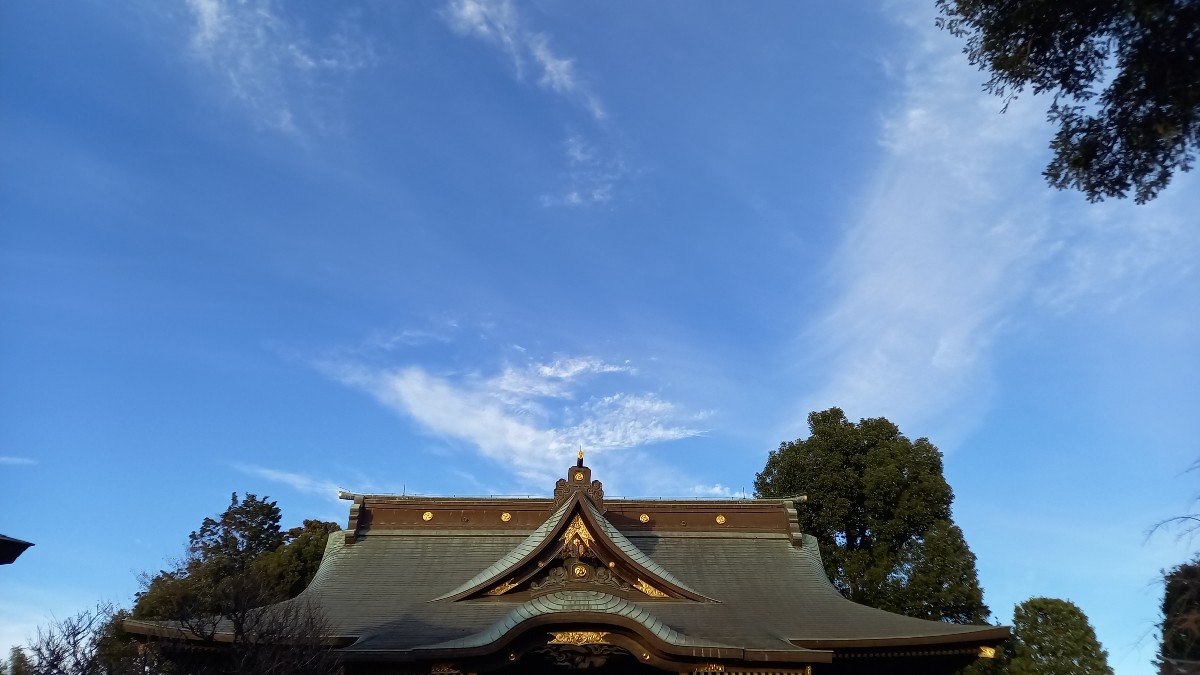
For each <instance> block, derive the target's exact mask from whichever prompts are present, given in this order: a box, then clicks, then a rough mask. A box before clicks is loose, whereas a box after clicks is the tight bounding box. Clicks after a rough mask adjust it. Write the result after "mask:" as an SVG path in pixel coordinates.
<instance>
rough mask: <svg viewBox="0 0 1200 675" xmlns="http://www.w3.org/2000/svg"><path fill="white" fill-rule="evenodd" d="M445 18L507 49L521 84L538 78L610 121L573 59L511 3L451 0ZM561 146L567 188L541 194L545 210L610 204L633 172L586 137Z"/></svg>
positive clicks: (459, 30)
mask: <svg viewBox="0 0 1200 675" xmlns="http://www.w3.org/2000/svg"><path fill="white" fill-rule="evenodd" d="M442 16H443V17H444V18H445V19H446V22H447V23H448V24H449V25H450V27H451V28H452V29H453V30H454V31H455V32H456V33H458V34H459V35H463V36H467V37H471V38H475V39H479V40H482V41H484V42H487V43H489V44H492V45H495V46H496V47H497V48H499V49H500V50H501V51H503V52H504V54H505V56H506V57H507V58H508V60H510V61H511V62H512V65H513V73H514V75H515V77H516V79H517V80H518V81H521V82H525V81H527V80H530V79H532V80H535V81H536V83H537V86H538V87H540V88H541V89H543V90H545V91H548V92H551V93H553V94H555V95H557V96H559V97H561V98H563V99H564V100H567V101H570V102H571V103H573V104H575V105H578V106H580V107H582V108H583V109H584V110H586V111H587V113H588V115H589V116H590V117H591V118H592V120H594V121H596V122H599V121H602V120H605V119H606V118H607V117H608V113H607V112H606V111H605V108H604V104H603V102H601V100H600V98H599V97H598V96H597V95H596V94H595V93H594V92H593V91H592V90H591V88H590V87H589V86H588V85H587V84H586V83H585V81H584V80H583V79H582V78H581V77H580V75H579V73H578V71H577V69H576V67H575V59H573V58H571V57H568V56H564V55H562V54H561V53H559V52H557V51H555V49H554V47H553V46H552V45H551V40H550V36H548V35H547V34H546V33H543V32H538V31H534V30H530V29H529V28H527V27H526V26H525V23H524V21H523V20H522V18H521V16H520V14H519V12H518V11H517V8H516V5H514V4H513V2H512V0H450V1H449V2H448V3H447V4H446V6H445V8H444V9H443V12H442ZM531 73H532V75H531ZM562 147H563V158H564V160H565V162H566V167H565V169H564V170H563V174H564V183H565V185H564V186H563V187H562V188H561V189H558V190H555V191H554V192H553V193H547V194H543V195H541V197H540V200H539V201H540V202H541V204H542V205H543V206H547V207H559V206H561V207H586V206H592V205H597V204H604V203H607V202H609V201H610V200H611V199H612V198H613V194H614V192H615V190H616V187H617V186H618V184H619V183H620V182H621V181H622V180H624V179H626V178H628V177H629V175H630V173H631V172H630V170H629V168H628V166H627V164H626V162H625V160H624V158H623V157H622V156H621V154H620V153H619V152H613V151H611V150H605V149H603V148H601V147H599V146H598V145H597V144H596V143H595V142H593V141H589V140H588V139H587V137H586V136H585V135H584V134H583V133H580V132H577V131H576V132H572V133H569V134H568V135H567V137H566V139H565V140H564V141H563V144H562Z"/></svg>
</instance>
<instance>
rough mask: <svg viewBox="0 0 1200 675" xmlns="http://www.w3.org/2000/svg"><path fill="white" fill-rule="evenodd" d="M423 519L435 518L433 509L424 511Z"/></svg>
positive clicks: (427, 520) (426, 520)
mask: <svg viewBox="0 0 1200 675" xmlns="http://www.w3.org/2000/svg"><path fill="white" fill-rule="evenodd" d="M421 520H424V521H425V522H429V521H431V520H433V511H426V512H425V513H422V514H421Z"/></svg>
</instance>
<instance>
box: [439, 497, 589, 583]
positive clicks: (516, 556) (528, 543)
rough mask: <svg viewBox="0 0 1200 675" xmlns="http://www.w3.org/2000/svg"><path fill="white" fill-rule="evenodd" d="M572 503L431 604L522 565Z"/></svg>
mask: <svg viewBox="0 0 1200 675" xmlns="http://www.w3.org/2000/svg"><path fill="white" fill-rule="evenodd" d="M571 503H572V502H571V500H567V502H566V503H564V504H563V505H562V506H560V507H558V510H556V511H555V512H554V513H553V514H551V515H550V517H549V518H547V519H546V522H544V523H542V525H541V527H539V528H538V529H536V530H534V531H533V533H532V534H530V535H529V536H528V537H526V538H525V540H524V541H522V542H521V543H520V544H518V545H517V547H516V548H514V549H513V550H511V551H509V552H508V553H507V554H505V555H504V556H503V557H502V558H500V559H499V560H497V561H496V562H494V563H492V564H491V565H489V566H488V568H487V569H485V570H483V571H482V572H480V573H479V574H476V575H475V576H473V577H471V578H470V580H468V581H465V582H463V583H462V584H461V585H459V586H458V587H457V588H455V589H454V590H452V591H450V592H449V593H443V594H442V595H439V596H438V597H436V598H433V599H432V600H430V602H437V601H438V600H445V599H446V598H452V597H454V596H456V595H459V594H460V593H465V592H466V591H469V590H471V589H473V588H475V587H476V586H480V585H482V584H484V583H486V582H488V581H491V580H492V579H494V578H495V577H497V576H499V575H500V574H503V573H504V572H505V571H507V570H508V569H509V568H510V567H512V566H514V565H516V564H518V563H520V562H521V561H522V560H524V559H525V558H526V556H528V555H529V554H530V553H533V552H534V551H535V550H536V549H537V547H538V546H540V545H541V543H542V542H543V541H545V540H546V538H547V537H549V536H550V535H551V534H552V533H553V532H554V530H555V529H557V528H558V525H559V523H561V522H562V520H563V518H564V517H566V514H567V510H568V509H569V508H570V507H571Z"/></svg>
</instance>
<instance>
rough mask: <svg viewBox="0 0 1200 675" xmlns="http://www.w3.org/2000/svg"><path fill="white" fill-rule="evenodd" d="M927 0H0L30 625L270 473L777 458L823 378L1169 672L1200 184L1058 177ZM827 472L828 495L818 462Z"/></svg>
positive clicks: (466, 476) (10, 318) (4, 174)
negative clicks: (1166, 631)
mask: <svg viewBox="0 0 1200 675" xmlns="http://www.w3.org/2000/svg"><path fill="white" fill-rule="evenodd" d="M933 18H934V10H933V8H932V2H888V3H868V2H848V3H823V4H819V3H796V2H763V3H756V4H755V5H754V6H753V7H752V8H747V7H745V6H743V5H720V4H717V3H708V4H696V3H684V2H664V3H632V2H630V3H616V4H613V3H591V4H580V3H567V2H536V3H526V2H503V1H498V0H489V1H484V0H453V1H451V2H446V3H441V4H438V3H380V2H342V3H326V2H315V1H313V2H290V3H283V2H272V1H269V0H188V1H186V2H158V1H154V2H150V1H149V0H146V1H144V2H133V1H131V2H127V3H123V4H121V5H119V6H115V5H112V4H110V3H100V2H73V3H69V2H65V3H39V2H18V3H5V4H4V5H3V6H2V7H0V88H2V91H0V147H3V149H4V150H3V152H0V411H2V413H0V414H2V419H0V532H3V533H5V534H8V535H10V536H15V537H19V538H23V539H28V540H31V541H34V542H35V543H36V544H37V545H36V546H35V547H34V548H32V549H30V550H29V551H28V552H27V553H26V554H25V555H24V556H23V557H22V558H21V560H20V561H19V562H18V564H16V565H13V566H10V567H6V568H4V569H2V570H0V648H3V649H5V650H7V646H8V645H10V644H13V643H16V642H19V641H22V640H23V639H24V637H25V636H26V635H28V634H29V633H31V632H32V630H33V627H34V626H36V625H37V624H38V623H41V622H44V621H45V620H46V619H47V618H48V617H49V616H50V615H51V614H53V615H57V616H60V617H61V616H65V615H68V614H71V613H73V612H75V611H77V610H79V609H81V608H82V607H84V606H87V605H89V604H91V603H94V602H95V601H96V600H100V599H108V600H114V601H117V602H123V603H128V602H129V601H130V599H131V597H132V594H133V593H134V591H135V590H136V589H137V578H136V577H137V574H138V572H141V571H151V572H153V571H156V570H158V569H160V568H162V567H163V566H165V565H167V564H169V560H170V559H172V558H176V557H178V556H180V555H181V554H182V552H183V544H184V542H185V541H186V537H187V533H188V532H189V531H191V530H192V529H194V528H195V527H197V525H198V523H199V522H200V520H202V519H203V518H204V517H205V516H206V515H211V514H214V513H217V512H219V511H221V510H222V509H223V508H224V507H225V506H226V505H227V504H228V499H229V494H230V493H231V492H233V491H238V492H247V491H248V492H255V493H258V494H260V495H262V494H268V495H270V496H271V497H272V498H275V499H277V500H278V502H279V504H280V506H281V507H282V508H283V510H284V514H285V518H286V520H287V521H288V523H289V524H297V523H298V522H299V521H300V520H302V519H303V518H311V517H320V518H326V519H333V520H338V521H344V519H345V517H346V504H345V502H338V501H337V500H336V498H335V491H336V489H337V488H338V487H344V488H347V489H350V490H355V491H360V492H372V491H375V492H400V491H407V492H410V493H413V492H415V493H423V494H546V493H548V492H549V490H550V489H551V486H552V483H553V479H554V477H556V476H557V475H558V474H559V473H560V472H561V468H562V466H563V464H564V462H569V461H570V458H571V457H572V455H573V452H574V449H575V448H576V447H577V446H578V445H580V444H582V445H584V446H585V448H587V449H588V450H589V452H590V454H589V464H591V465H592V466H593V467H594V469H595V471H596V474H597V477H599V478H600V479H601V480H603V481H604V482H605V485H606V491H607V492H608V493H610V494H616V495H626V496H731V495H739V496H740V495H741V494H742V493H743V491H746V492H747V493H749V492H750V491H751V489H752V484H753V480H754V474H755V472H756V471H757V470H759V469H761V468H762V465H763V463H764V461H765V458H766V455H767V452H768V451H770V450H771V449H773V448H775V447H777V446H778V444H779V442H780V441H782V440H788V439H794V438H797V437H801V436H803V435H805V434H806V422H805V418H806V415H807V413H808V412H809V411H811V410H816V409H823V408H827V407H829V406H833V405H837V406H840V407H842V408H844V409H845V410H846V411H847V413H848V414H849V415H850V416H851V417H852V418H859V417H871V416H881V415H882V416H886V417H888V418H890V419H892V420H893V421H895V422H896V423H898V424H899V425H900V427H901V429H902V430H904V432H905V433H906V434H908V435H910V436H911V437H914V438H915V437H919V436H927V437H929V438H930V439H931V440H932V441H933V442H934V443H935V444H936V445H938V446H939V447H940V448H941V449H942V450H943V452H944V453H945V461H946V474H947V477H948V479H949V480H950V483H951V485H952V486H953V487H954V489H955V494H956V502H955V518H956V520H957V522H958V523H959V524H960V525H961V526H962V527H963V529H964V531H965V532H966V535H967V540H968V543H969V544H970V545H971V547H972V549H973V550H974V551H975V553H976V554H977V556H978V559H979V560H978V566H979V571H980V576H981V581H982V583H983V585H984V588H985V594H986V598H985V599H986V601H987V602H988V603H989V604H990V606H991V607H992V609H993V611H994V613H995V615H996V616H997V617H998V618H1000V619H1002V620H1005V621H1007V620H1008V619H1009V618H1010V617H1011V610H1012V606H1013V605H1014V604H1015V603H1017V602H1020V601H1021V600H1023V599H1025V598H1028V597H1030V596H1035V595H1047V596H1052V597H1063V598H1068V599H1071V600H1073V601H1074V602H1076V603H1077V604H1079V605H1080V606H1081V607H1082V608H1083V609H1084V611H1085V612H1086V613H1087V614H1088V615H1089V617H1090V618H1091V619H1092V622H1093V624H1094V625H1095V626H1096V629H1097V632H1098V635H1099V637H1100V639H1101V641H1102V642H1103V644H1104V646H1105V648H1106V649H1108V650H1109V652H1110V662H1111V663H1112V665H1113V666H1114V668H1115V669H1116V670H1117V672H1118V673H1146V674H1149V673H1151V672H1153V669H1152V667H1151V665H1150V659H1151V658H1152V655H1153V651H1154V647H1155V638H1154V635H1153V624H1154V622H1155V620H1156V618H1157V611H1158V610H1157V603H1158V602H1159V597H1160V596H1159V594H1160V587H1159V586H1158V585H1156V578H1157V577H1158V571H1159V570H1160V569H1161V568H1164V567H1169V566H1171V565H1174V564H1176V563H1178V562H1181V561H1183V560H1185V559H1187V558H1188V557H1189V556H1190V554H1191V552H1192V551H1193V550H1194V545H1193V544H1194V542H1191V541H1188V540H1186V539H1185V540H1178V539H1176V538H1174V537H1172V536H1170V535H1158V536H1154V537H1149V538H1148V537H1147V535H1146V531H1147V529H1148V528H1149V527H1150V526H1152V525H1153V524H1154V523H1155V522H1157V521H1159V520H1161V519H1163V518H1166V517H1169V516H1171V515H1174V514H1179V513H1183V512H1186V511H1187V510H1189V509H1191V508H1192V507H1193V499H1194V498H1195V497H1196V496H1197V494H1198V493H1200V490H1198V489H1197V486H1196V476H1195V474H1189V473H1186V470H1187V468H1188V467H1189V466H1190V465H1191V464H1192V463H1193V462H1194V461H1195V460H1196V459H1197V457H1200V443H1198V441H1197V439H1198V438H1200V421H1198V420H1200V416H1197V414H1196V410H1197V408H1198V407H1200V394H1198V389H1197V387H1196V385H1195V383H1196V382H1197V380H1200V350H1198V349H1197V344H1198V343H1200V311H1197V310H1198V309H1200V307H1198V305H1200V302H1198V298H1200V272H1198V271H1197V268H1196V260H1197V259H1198V256H1200V226H1198V223H1197V216H1196V214H1197V213H1200V191H1198V190H1197V179H1196V176H1194V175H1182V176H1179V177H1177V178H1176V180H1175V182H1174V183H1173V184H1172V186H1171V187H1170V189H1169V190H1167V191H1166V192H1165V193H1164V194H1163V195H1162V196H1161V197H1160V198H1159V199H1158V200H1156V201H1154V202H1152V203H1150V204H1148V205H1145V206H1140V207H1139V206H1136V205H1134V204H1132V203H1129V202H1121V201H1116V202H1106V203H1102V204H1088V203H1087V202H1086V201H1085V200H1084V199H1083V198H1082V197H1080V196H1079V195H1078V194H1075V193H1066V192H1056V191H1054V190H1051V189H1050V188H1047V187H1046V186H1045V185H1044V183H1043V181H1042V179H1041V177H1040V171H1041V168H1042V167H1043V166H1044V164H1045V162H1046V159H1047V153H1046V141H1047V140H1048V138H1049V135H1050V131H1049V129H1048V127H1047V125H1046V124H1045V122H1044V114H1043V111H1044V109H1045V104H1046V102H1045V101H1044V100H1040V99H1038V98H1035V97H1032V96H1022V97H1021V98H1019V99H1018V100H1017V101H1015V102H1014V103H1013V104H1012V106H1011V107H1010V109H1009V111H1008V112H1007V114H1004V115H1001V114H1000V113H999V110H1000V107H1001V104H1002V102H1001V101H999V100H998V99H995V98H994V97H990V96H988V95H985V94H983V93H981V92H980V83H981V82H982V81H983V79H984V76H983V75H982V74H981V73H978V72H976V71H974V70H973V69H972V68H970V67H969V66H967V65H966V64H965V62H964V58H963V57H962V55H961V54H960V53H959V48H960V45H959V44H958V43H956V41H955V40H954V39H953V38H951V37H949V36H947V35H944V34H941V33H940V32H938V31H937V30H936V29H935V28H934V27H933ZM812 498H814V499H819V496H818V495H813V496H812Z"/></svg>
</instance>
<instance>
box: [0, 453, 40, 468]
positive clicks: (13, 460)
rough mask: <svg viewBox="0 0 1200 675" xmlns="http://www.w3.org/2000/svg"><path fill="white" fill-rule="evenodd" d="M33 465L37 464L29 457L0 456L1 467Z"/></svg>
mask: <svg viewBox="0 0 1200 675" xmlns="http://www.w3.org/2000/svg"><path fill="white" fill-rule="evenodd" d="M34 464H37V460H36V459H31V458H29V457H12V456H8V455H0V465H3V466H33V465H34Z"/></svg>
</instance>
